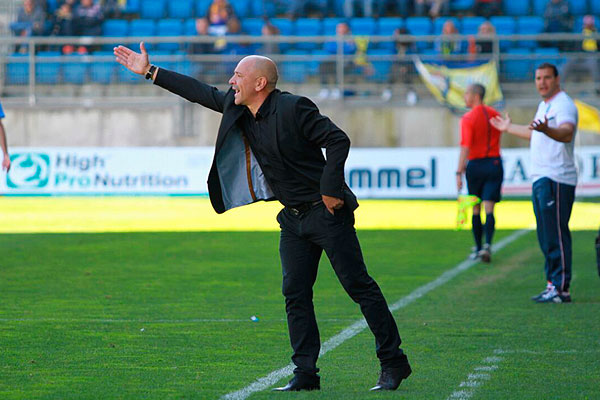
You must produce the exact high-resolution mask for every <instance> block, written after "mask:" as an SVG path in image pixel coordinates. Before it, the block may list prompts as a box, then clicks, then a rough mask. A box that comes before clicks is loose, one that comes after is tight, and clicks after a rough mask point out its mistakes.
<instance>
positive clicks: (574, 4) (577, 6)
mask: <svg viewBox="0 0 600 400" xmlns="http://www.w3.org/2000/svg"><path fill="white" fill-rule="evenodd" d="M569 6H570V11H571V14H573V15H585V14H587V13H588V5H587V0H569Z"/></svg>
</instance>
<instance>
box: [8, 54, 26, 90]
mask: <svg viewBox="0 0 600 400" xmlns="http://www.w3.org/2000/svg"><path fill="white" fill-rule="evenodd" d="M28 58H29V56H28V55H27V54H19V53H15V54H12V55H11V56H10V59H9V60H8V61H7V64H6V84H7V85H27V84H28V83H29V62H28Z"/></svg>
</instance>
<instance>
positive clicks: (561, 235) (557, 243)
mask: <svg viewBox="0 0 600 400" xmlns="http://www.w3.org/2000/svg"><path fill="white" fill-rule="evenodd" d="M574 200H575V186H572V185H566V184H563V183H558V182H555V181H553V180H552V179H549V178H541V179H538V180H537V181H535V182H534V183H533V189H532V201H533V211H534V212H535V218H536V220H537V236H538V241H539V243H540V248H541V249H542V253H544V258H545V266H544V268H545V271H546V280H547V281H548V282H552V284H553V285H554V286H555V287H556V289H557V290H559V291H562V292H568V291H569V285H570V283H571V260H572V246H571V232H570V231H569V218H570V217H571V210H572V209H573V201H574Z"/></svg>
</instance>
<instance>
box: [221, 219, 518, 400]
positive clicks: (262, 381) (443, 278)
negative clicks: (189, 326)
mask: <svg viewBox="0 0 600 400" xmlns="http://www.w3.org/2000/svg"><path fill="white" fill-rule="evenodd" d="M529 231H530V230H529V229H522V230H519V231H516V232H514V233H513V234H511V235H509V236H507V237H505V238H504V239H502V240H501V241H499V242H498V243H497V244H495V245H494V246H493V247H492V249H493V251H494V252H497V251H499V250H501V249H502V248H504V247H506V246H507V245H509V244H511V243H512V242H514V241H515V240H517V239H518V238H520V237H521V236H523V235H524V234H526V233H527V232H529ZM477 263H479V261H477V260H465V261H463V262H461V263H460V264H458V265H457V266H456V267H454V268H452V269H451V270H448V271H446V272H444V273H443V274H442V275H440V276H439V277H437V278H436V279H435V280H433V281H431V282H429V283H427V284H425V285H423V286H421V287H419V288H417V289H415V290H414V291H413V292H411V293H410V294H408V295H407V296H405V297H403V298H401V299H400V300H398V301H397V302H395V303H394V304H392V305H391V306H390V311H392V312H394V311H397V310H399V309H401V308H403V307H406V306H407V305H409V304H410V303H412V302H413V301H415V300H417V299H419V298H421V297H423V296H424V295H426V294H427V293H429V292H431V291H432V290H433V289H436V288H437V287H439V286H442V285H444V284H445V283H447V282H448V281H450V280H451V279H452V278H454V277H455V276H457V275H459V274H460V273H462V272H464V271H466V270H468V269H469V268H471V267H472V266H473V265H475V264H477ZM366 327H367V322H366V321H365V320H364V319H361V320H359V321H356V322H355V323H353V324H352V325H350V326H349V327H348V328H346V329H344V330H343V331H341V332H340V333H338V334H337V335H335V336H333V337H332V338H330V339H329V340H328V341H326V342H325V343H323V345H322V346H321V351H320V353H319V356H323V355H324V354H326V353H328V352H329V351H331V350H333V349H335V348H336V347H338V346H339V345H340V344H342V343H344V342H345V341H347V340H348V339H351V338H353V337H354V336H356V335H357V334H359V333H360V332H362V331H363V330H364V329H365V328H366ZM294 368H295V366H294V364H293V363H290V364H288V365H287V366H286V367H284V368H281V369H278V370H276V371H273V372H271V373H270V374H268V375H267V376H264V377H262V378H259V379H257V380H256V381H255V382H253V383H251V384H250V385H248V386H246V387H245V388H243V389H240V390H237V391H235V392H231V393H228V394H226V395H224V396H222V397H221V399H222V400H243V399H246V398H248V396H250V395H251V394H252V393H255V392H260V391H262V390H265V389H267V388H268V387H270V386H272V385H274V384H275V383H277V382H278V381H279V380H281V379H282V378H285V377H286V376H289V375H291V374H292V373H293V371H294Z"/></svg>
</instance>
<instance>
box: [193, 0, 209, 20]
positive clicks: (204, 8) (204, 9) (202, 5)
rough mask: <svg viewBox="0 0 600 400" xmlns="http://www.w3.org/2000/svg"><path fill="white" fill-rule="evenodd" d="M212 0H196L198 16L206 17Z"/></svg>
mask: <svg viewBox="0 0 600 400" xmlns="http://www.w3.org/2000/svg"><path fill="white" fill-rule="evenodd" d="M210 3H212V0H196V17H206V15H207V14H208V8H209V7H210Z"/></svg>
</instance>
